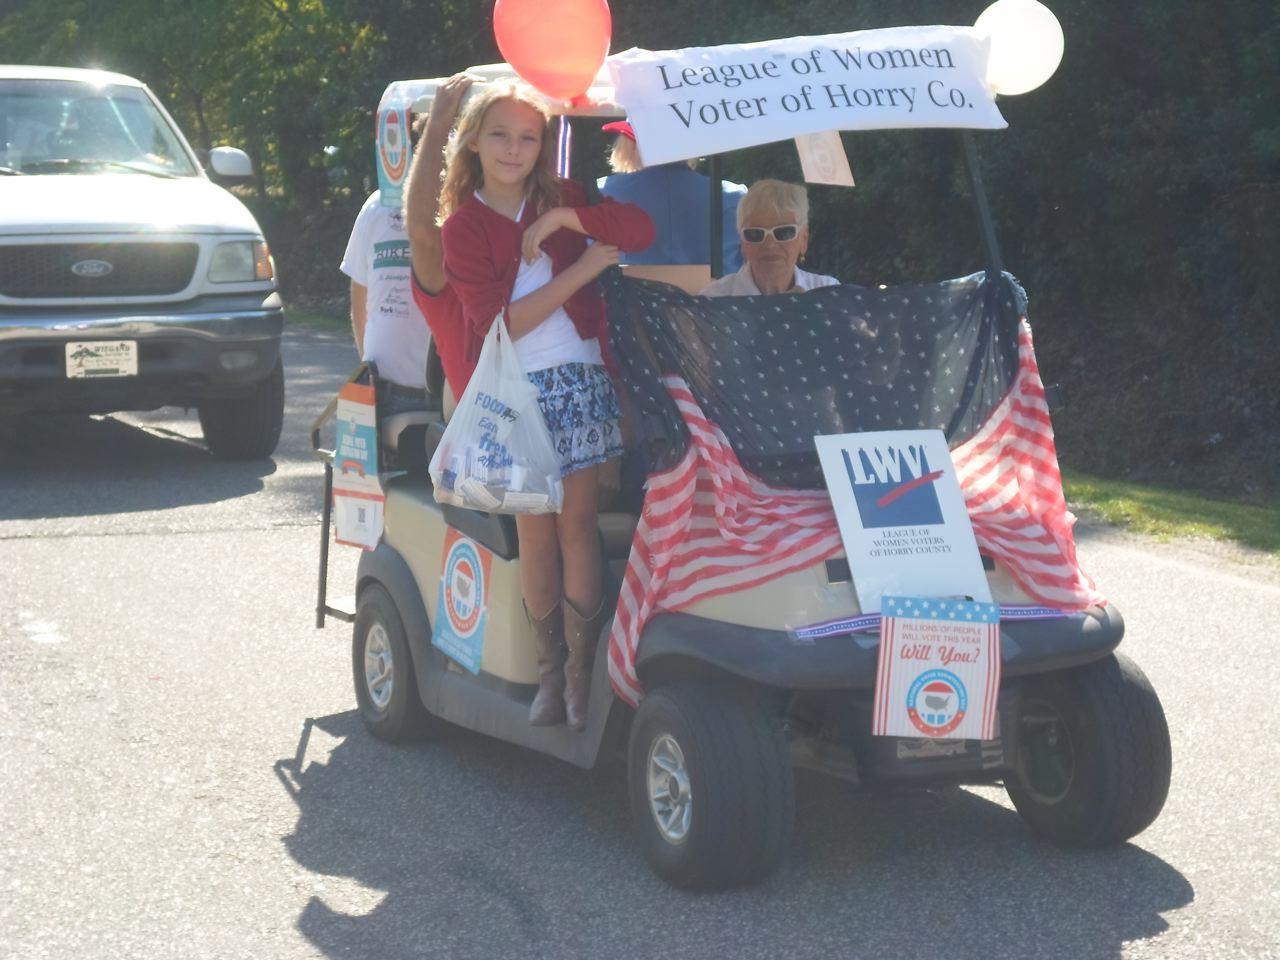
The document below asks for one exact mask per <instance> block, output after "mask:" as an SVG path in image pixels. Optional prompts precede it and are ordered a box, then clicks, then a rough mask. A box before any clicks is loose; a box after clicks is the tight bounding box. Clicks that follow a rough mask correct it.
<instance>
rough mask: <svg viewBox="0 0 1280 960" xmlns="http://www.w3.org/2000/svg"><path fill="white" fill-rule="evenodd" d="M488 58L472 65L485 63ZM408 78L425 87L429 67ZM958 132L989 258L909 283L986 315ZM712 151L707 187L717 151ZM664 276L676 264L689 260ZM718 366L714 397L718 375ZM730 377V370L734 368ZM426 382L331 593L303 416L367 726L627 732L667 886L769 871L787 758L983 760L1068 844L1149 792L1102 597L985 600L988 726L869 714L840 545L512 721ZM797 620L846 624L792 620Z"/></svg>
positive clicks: (484, 518) (1134, 696)
mask: <svg viewBox="0 0 1280 960" xmlns="http://www.w3.org/2000/svg"><path fill="white" fill-rule="evenodd" d="M500 71H501V68H500V67H499V68H493V67H490V68H478V72H481V73H482V74H486V73H487V74H488V75H490V76H494V75H496V74H498V73H500ZM440 82H443V81H440ZM416 83H418V84H420V87H419V91H420V92H419V100H418V103H417V104H416V106H417V108H418V109H422V108H423V107H425V106H426V103H427V102H429V100H430V95H431V90H432V89H434V87H433V84H434V81H417V82H416ZM608 92H609V91H600V90H596V91H593V95H592V97H591V98H589V102H587V103H586V104H585V105H579V106H577V107H575V108H573V110H572V111H569V110H566V113H573V114H574V115H577V116H584V115H585V116H589V117H597V118H605V117H618V116H620V115H622V110H621V109H620V108H619V107H618V106H617V105H616V104H614V103H612V99H613V98H612V97H611V96H608V95H607V94H608ZM959 138H960V140H961V143H962V149H963V155H964V158H965V161H966V163H967V165H968V172H969V176H970V184H971V187H972V193H973V197H974V201H975V206H976V208H977V211H978V214H979V227H980V230H981V233H982V236H983V237H984V239H985V243H986V270H985V271H983V272H982V273H979V274H975V275H974V276H973V277H969V278H966V279H965V280H964V281H953V282H951V283H950V284H949V285H945V284H944V285H935V286H934V287H928V288H925V287H921V288H914V290H915V293H914V294H912V293H910V292H908V294H907V295H920V296H926V295H927V296H932V295H933V293H932V292H931V291H935V289H936V290H941V289H943V288H944V287H945V288H946V290H947V291H948V292H947V295H948V296H951V297H954V296H959V295H961V294H963V295H964V296H966V297H969V301H968V302H969V303H970V306H971V312H972V315H973V317H974V318H975V322H976V323H978V324H985V323H996V322H998V318H997V315H1002V316H1007V311H1008V310H1015V309H1018V308H1020V306H1021V305H1020V304H1015V303H1014V299H1013V295H1012V292H1011V291H1016V284H1015V283H1014V282H1013V280H1012V278H1010V277H1009V276H1008V275H1007V274H1004V273H1003V271H1002V269H1001V265H1000V259H999V251H998V248H997V246H996V242H995V237H994V232H993V229H992V225H991V218H990V215H989V213H988V211H987V206H986V199H985V194H984V192H983V187H982V182H981V178H980V176H979V167H978V158H977V154H976V150H975V149H974V144H973V140H972V136H971V134H970V133H969V132H967V131H962V132H960V133H959ZM711 172H712V182H713V187H714V185H715V184H716V183H717V182H718V166H717V164H716V162H715V158H712V164H711ZM710 209H711V210H712V211H714V212H713V214H712V216H711V223H712V239H711V244H710V253H709V257H708V260H709V267H710V270H709V272H710V273H711V274H712V275H718V273H719V263H718V260H719V253H718V252H719V251H720V249H721V243H720V237H719V236H718V233H719V222H720V221H719V214H718V211H719V210H720V204H719V203H718V202H713V203H712V204H711V206H710ZM694 272H696V271H694ZM662 276H663V274H662V268H660V267H649V268H646V270H645V271H643V276H638V275H636V274H633V275H632V276H631V277H626V278H621V279H619V278H614V279H613V280H612V281H611V282H612V283H613V284H615V285H616V289H617V290H625V289H626V287H627V285H637V286H636V287H635V288H634V289H637V290H641V291H642V292H643V291H648V293H649V294H650V295H653V296H658V297H667V298H677V299H678V298H680V297H687V292H681V291H680V290H679V289H678V287H677V286H664V285H663V284H662V283H661V280H662ZM669 276H671V277H674V278H681V277H683V278H686V279H685V282H686V283H688V282H690V281H689V280H688V279H687V278H688V277H689V276H690V270H689V268H688V267H687V266H686V267H680V268H675V269H673V270H672V271H670V274H669ZM922 291H923V292H922ZM957 291H959V293H957ZM862 293H863V294H865V297H866V299H867V302H868V305H867V307H866V312H867V315H868V316H870V317H873V318H874V317H876V316H879V315H887V310H888V307H887V306H886V305H887V304H888V298H889V297H891V296H893V295H894V293H895V291H892V290H890V291H884V290H879V291H877V290H873V289H867V290H864V291H863V292H862ZM860 295H861V294H860ZM805 296H817V294H808V295H805ZM833 296H838V294H833ZM688 299H689V300H690V301H691V302H692V301H694V300H696V298H688ZM904 302H905V301H904ZM1002 311H1003V313H1002ZM611 318H612V314H611ZM1015 320H1016V317H1015ZM611 322H612V320H611ZM615 352H617V351H615ZM1015 354H1016V350H1015ZM353 379H354V380H356V381H358V382H361V383H366V384H367V383H370V382H372V381H373V380H375V379H376V370H373V369H372V368H370V367H368V366H364V367H362V368H361V369H360V370H358V371H357V373H356V375H355V376H354V377H353ZM722 387H723V390H722V392H721V395H722V396H724V395H725V393H726V392H727V393H728V394H730V397H729V399H730V400H732V396H731V394H732V391H733V389H735V386H734V384H732V383H731V384H729V385H728V386H723V385H722ZM737 388H738V389H741V390H746V389H747V387H746V385H745V378H744V379H743V381H742V382H740V383H739V384H738V385H737ZM428 389H429V391H430V392H431V393H432V394H433V395H435V396H436V397H438V398H440V400H441V403H440V409H439V410H437V411H433V412H429V413H426V414H410V415H400V416H399V417H394V418H386V419H382V418H379V419H380V425H379V434H378V435H379V444H380V445H381V449H382V451H383V453H384V455H385V457H386V459H387V460H388V461H389V462H391V463H392V464H393V465H394V464H397V463H398V464H399V465H400V466H402V467H403V468H404V469H403V470H402V471H401V472H399V473H398V474H397V475H394V476H390V478H389V479H388V480H387V481H386V484H385V496H386V501H385V528H384V532H383V535H382V538H381V541H380V542H379V543H378V544H377V546H376V547H375V548H374V549H371V550H367V551H366V552H365V553H364V554H363V555H362V556H361V558H360V562H359V569H358V573H357V578H356V584H355V594H354V597H353V598H352V599H351V600H349V601H347V602H332V603H331V602H330V601H329V599H328V597H327V585H326V569H327V551H328V543H329V540H330V535H331V534H330V517H331V514H330V507H331V491H332V483H333V471H334V456H333V453H332V452H331V451H328V450H322V449H320V446H321V444H320V433H321V428H322V427H323V425H324V421H325V420H326V416H327V415H326V416H322V418H321V419H320V420H319V421H317V424H316V427H315V430H314V431H313V446H315V447H316V449H317V452H318V454H319V455H320V457H321V458H322V459H323V460H324V462H325V471H326V485H325V503H324V510H325V513H324V529H323V531H322V540H321V569H320V583H319V598H318V602H317V612H316V616H317V626H318V627H323V626H324V623H325V621H326V619H327V618H329V617H333V618H335V619H340V620H344V621H347V622H351V623H352V624H353V625H354V629H353V636H352V670H353V679H354V684H355V692H356V699H357V701H358V704H359V710H360V713H361V716H362V718H363V720H364V722H365V724H366V726H367V727H368V729H369V730H370V732H372V733H373V734H374V735H375V736H377V737H380V738H382V739H384V740H388V741H393V742H394V741H402V740H406V739H409V738H412V737H417V736H419V735H421V734H422V733H424V732H426V731H429V730H430V729H431V728H432V727H433V726H435V725H438V724H441V723H453V724H457V725H459V726H462V727H466V728H468V729H471V730H474V731H478V732H480V733H484V734H487V735H490V736H493V737H497V738H499V739H502V740H506V741H508V742H511V743H515V744H519V745H522V746H525V747H528V748H531V749H534V750H537V751H540V752H542V753H545V754H549V755H550V756H553V757H556V758H558V759H560V760H564V761H567V762H569V763H572V764H575V765H577V766H579V767H583V768H590V767H592V766H594V765H595V764H596V763H598V762H600V761H601V760H602V759H603V758H606V757H609V756H613V755H616V754H617V753H619V752H625V756H626V765H627V776H628V781H629V795H630V801H631V808H632V813H633V817H634V821H635V827H636V830H637V832H638V835H639V838H640V841H641V844H642V846H643V848H644V852H645V855H646V857H647V859H648V861H649V863H650V864H651V866H652V867H653V869H654V870H655V871H656V872H657V873H658V874H659V875H661V876H662V877H663V878H664V879H666V880H667V881H669V882H671V883H673V884H675V885H677V886H689V887H727V886H734V885H740V884H745V883H750V882H754V881H756V880H759V879H761V878H763V877H765V876H767V875H768V874H770V873H771V872H772V871H773V870H774V869H775V868H776V867H777V866H778V864H779V863H780V862H781V860H782V859H783V857H784V856H785V854H786V851H787V848H788V842H789V836H790V833H791V829H792V822H793V818H794V813H795V810H794V807H795V804H794V784H793V769H794V768H796V767H801V768H806V769H810V770H815V771H819V772H821V773H825V774H829V775H832V776H835V777H839V778H842V779H844V780H846V781H849V782H852V783H858V784H866V785H868V786H870V785H874V784H882V783H907V784H918V785H920V786H925V785H930V784H940V783H951V784H977V783H999V782H1003V783H1004V785H1005V787H1006V788H1007V790H1008V793H1009V796H1010V797H1011V799H1012V801H1013V803H1014V805H1015V807H1016V808H1017V810H1018V812H1019V813H1020V814H1021V815H1022V817H1023V818H1024V819H1025V820H1026V822H1027V823H1028V824H1029V825H1030V826H1031V827H1032V829H1033V830H1035V831H1036V832H1037V833H1039V834H1041V835H1042V836H1044V837H1046V838H1048V839H1050V840H1052V841H1055V842H1059V843H1062V844H1067V845H1077V846H1107V845H1115V844H1119V843H1122V842H1124V841H1126V840H1128V839H1129V838H1131V837H1133V836H1134V835H1136V834H1138V833H1140V832H1141V831H1142V830H1144V829H1145V828H1146V827H1147V826H1149V825H1150V824H1151V823H1152V822H1153V821H1154V819H1155V818H1156V816H1157V815H1158V814H1159V812H1160V810H1161V808H1162V806H1163V804H1164V800H1165V797H1166V794H1167V791H1168V786H1169V780H1170V771H1171V754H1170V744H1169V735H1168V728H1167V725H1166V722H1165V718H1164V715H1163V711H1162V709H1161V706H1160V702H1159V700H1158V698H1157V697H1156V694H1155V692H1154V691H1153V690H1152V688H1151V686H1150V684H1149V683H1148V682H1147V680H1146V678H1145V677H1144V676H1143V674H1142V672H1141V671H1140V670H1139V669H1138V668H1137V667H1136V666H1135V665H1134V664H1133V663H1132V662H1131V661H1129V660H1128V659H1127V658H1125V657H1124V656H1123V655H1122V654H1118V653H1116V652H1115V651H1116V648H1117V646H1118V645H1119V643H1120V641H1121V638H1122V636H1123V633H1124V623H1123V620H1122V618H1121V616H1120V613H1119V611H1118V610H1117V609H1116V608H1115V606H1114V604H1110V603H1105V604H1103V603H1099V604H1095V605H1093V606H1090V607H1088V608H1087V609H1082V610H1076V611H1074V612H1069V613H1062V612H1054V611H1050V612H1045V613H1043V615H1040V616H1032V617H1027V618H1020V617H1014V616H1010V617H1007V618H1005V619H1002V620H1001V623H1000V626H999V634H1000V639H1001V653H1002V675H1001V682H1000V685H999V691H998V701H997V707H996V719H995V735H994V736H993V737H992V738H990V739H986V740H947V739H937V738H933V737H928V736H925V737H896V736H872V734H871V730H872V708H873V698H874V691H875V688H876V683H877V676H876V675H877V657H878V648H879V635H878V632H876V627H875V619H876V618H875V617H874V616H873V617H871V618H870V627H868V615H866V614H864V613H863V612H862V611H861V610H860V608H859V605H858V595H857V592H856V591H855V589H854V584H853V582H852V581H853V576H852V572H851V571H850V569H849V563H848V562H847V559H846V557H845V555H844V554H843V553H842V552H840V551H838V550H837V551H834V552H828V553H827V554H825V555H823V556H821V557H820V558H818V559H816V560H814V561H813V562H812V563H809V564H808V565H807V566H804V567H802V568H799V569H794V570H790V571H789V572H787V573H786V574H785V575H781V576H777V577H774V578H772V579H768V580H765V581H763V582H754V583H750V584H745V585H743V587H742V588H741V589H739V590H730V591H726V592H721V593H719V594H717V595H715V596H711V597H708V598H705V599H701V600H697V601H695V602H693V603H689V604H686V605H683V606H680V607H679V608H678V609H666V610H659V611H657V612H655V613H654V615H652V616H651V617H650V618H649V619H648V620H647V622H646V623H645V625H644V627H643V632H642V633H641V635H640V637H639V640H638V643H637V644H636V647H635V657H634V672H635V675H636V677H637V678H638V681H639V685H640V687H642V689H643V696H642V697H641V698H638V705H635V706H632V705H631V704H630V703H628V702H627V701H626V700H625V699H624V698H623V697H622V696H620V695H619V692H618V690H617V688H616V686H615V685H614V684H613V683H611V677H610V672H609V665H610V635H611V627H612V625H611V624H607V625H606V626H605V627H604V629H603V630H602V632H601V634H600V637H599V642H598V645H597V651H596V656H595V659H594V665H593V668H592V677H591V687H590V704H589V714H588V722H587V726H586V729H585V730H583V731H582V732H573V731H571V730H569V729H567V728H566V727H563V726H559V727H537V726H531V725H530V724H529V722H528V713H529V706H530V703H531V701H532V698H533V695H534V692H535V691H536V689H537V679H538V673H537V664H536V662H535V653H534V651H535V644H534V638H533V634H532V630H531V627H530V624H529V622H528V620H527V619H526V617H525V613H524V610H523V607H522V603H521V587H520V562H521V559H520V555H519V546H518V542H517V538H516V531H515V523H514V520H513V518H512V517H510V516H504V515H500V514H496V513H485V512H482V511H475V510H467V509H463V508H460V507H457V506H454V505H451V504H448V503H443V504H442V503H438V502H437V501H436V499H435V497H434V495H433V489H432V486H431V481H430V478H429V477H428V476H427V474H426V471H425V469H423V465H424V463H425V461H426V459H427V458H429V456H430V454H431V452H432V451H433V450H434V449H435V447H436V445H437V444H438V443H439V441H440V438H441V436H442V435H443V432H444V428H445V423H446V421H447V419H448V416H449V413H450V408H451V405H452V400H451V398H449V397H447V396H446V390H445V388H444V383H443V376H442V374H441V371H440V369H439V365H438V362H432V363H431V364H430V365H429V369H428ZM793 396H795V395H794V394H793ZM650 439H652V438H651V437H650ZM658 439H659V440H661V439H662V438H658ZM949 439H950V438H949ZM757 452H758V451H752V450H748V449H744V450H739V451H738V453H739V454H740V455H741V456H742V460H743V464H744V465H748V466H750V465H751V464H753V463H763V458H756V459H754V460H753V459H752V454H753V453H757ZM789 455H790V456H791V457H792V459H793V461H794V462H800V461H803V460H804V459H805V458H806V457H808V458H810V459H813V458H814V457H815V455H814V454H813V451H812V448H811V446H809V448H808V449H807V450H794V451H790V452H789ZM625 474H626V471H624V475H625ZM642 499H643V491H640V490H638V489H635V488H634V487H632V486H629V485H628V484H626V483H625V482H624V484H623V488H622V490H621V491H620V492H619V493H618V494H617V495H616V496H615V497H614V501H613V502H611V503H608V504H602V507H601V513H600V537H601V542H602V544H603V555H604V558H605V562H606V564H607V565H608V568H609V569H608V575H607V576H606V578H605V580H606V584H609V583H612V584H613V587H612V589H613V590H614V591H615V592H616V591H617V590H618V588H619V585H620V584H622V582H623V580H624V578H625V575H626V572H627V567H628V562H629V560H631V559H632V552H633V544H634V542H635V540H636V537H635V533H636V528H637V524H638V522H639V519H640V512H641V501H642ZM982 565H983V568H984V570H985V572H986V578H987V581H988V584H989V586H990V591H991V594H992V597H993V598H994V600H995V601H996V602H997V603H999V604H1000V605H1001V608H1002V610H1009V611H1017V610H1024V611H1026V610H1036V609H1038V608H1037V605H1036V603H1035V601H1034V599H1033V598H1032V597H1031V596H1030V595H1028V594H1027V593H1026V592H1025V591H1024V590H1023V588H1022V586H1021V585H1020V581H1019V580H1018V579H1017V578H1016V577H1015V576H1014V575H1013V573H1012V571H1011V569H1010V568H1009V566H1008V565H1007V564H1006V563H1005V562H1004V560H1003V559H1001V558H998V557H995V556H990V555H984V556H983V557H982ZM606 589H610V588H609V587H608V586H607V587H606ZM445 621H447V622H448V624H449V632H450V633H451V635H452V637H453V638H454V640H455V641H456V640H457V638H458V637H460V636H461V637H462V638H463V639H464V640H466V641H467V642H466V643H465V644H463V645H462V647H461V648H456V649H450V654H446V652H445V649H442V648H449V644H448V643H444V642H441V641H440V626H441V623H442V622H445ZM815 624H816V625H819V626H823V627H830V625H831V624H843V625H844V627H843V628H839V629H826V630H824V629H815V630H806V629H803V627H804V626H805V625H815ZM433 628H435V629H433ZM433 637H434V638H435V640H436V642H433Z"/></svg>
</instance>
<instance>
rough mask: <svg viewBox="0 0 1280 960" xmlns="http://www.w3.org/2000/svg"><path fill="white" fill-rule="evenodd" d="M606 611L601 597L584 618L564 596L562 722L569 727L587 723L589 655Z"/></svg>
mask: <svg viewBox="0 0 1280 960" xmlns="http://www.w3.org/2000/svg"><path fill="white" fill-rule="evenodd" d="M608 615H609V611H608V609H607V608H606V606H605V602H604V600H603V599H601V601H600V605H599V606H598V607H597V608H596V612H595V613H594V614H592V615H591V617H589V618H587V617H584V616H582V614H580V613H579V612H578V611H577V610H576V609H575V608H574V606H573V604H572V603H570V602H569V598H568V597H565V600H564V641H565V643H566V644H567V645H568V647H569V656H568V657H567V658H566V659H565V662H564V711H565V723H566V724H567V725H568V727H569V729H570V730H583V729H585V728H586V726H587V701H588V686H589V684H590V682H591V655H592V654H593V653H594V652H595V647H596V640H597V639H599V637H600V628H601V627H603V626H604V621H605V620H606V619H607V618H608Z"/></svg>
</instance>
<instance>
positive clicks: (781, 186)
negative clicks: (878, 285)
mask: <svg viewBox="0 0 1280 960" xmlns="http://www.w3.org/2000/svg"><path fill="white" fill-rule="evenodd" d="M738 238H739V240H741V242H742V259H743V261H744V263H743V264H742V269H740V270H738V271H737V272H736V273H731V274H729V275H728V276H724V277H721V278H720V279H719V280H713V281H712V282H711V283H710V284H708V285H707V286H706V287H704V288H703V289H702V291H701V292H702V295H703V296H705V297H745V296H758V295H760V294H773V293H802V292H804V291H806V290H816V289H817V288H818V287H831V286H836V285H838V284H839V283H840V281H839V280H837V279H836V278H835V277H825V276H823V275H822V274H818V273H809V272H808V271H806V270H801V269H800V268H799V267H798V266H796V264H797V263H798V262H799V260H800V258H801V257H803V256H804V254H805V251H806V250H807V249H808V247H809V195H808V194H807V193H806V192H805V189H804V187H801V186H797V185H796V184H794V183H783V182H782V181H781V180H758V181H756V182H755V183H753V184H752V185H751V189H749V190H748V191H747V193H746V196H744V197H743V198H742V202H741V203H739V204H738Z"/></svg>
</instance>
